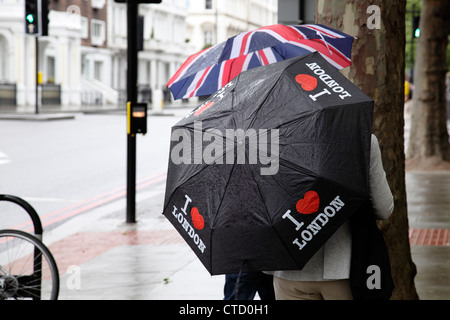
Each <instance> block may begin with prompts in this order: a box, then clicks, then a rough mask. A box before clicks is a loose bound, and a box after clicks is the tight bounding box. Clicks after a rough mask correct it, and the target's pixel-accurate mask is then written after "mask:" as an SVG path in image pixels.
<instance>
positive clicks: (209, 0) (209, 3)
mask: <svg viewBox="0 0 450 320" xmlns="http://www.w3.org/2000/svg"><path fill="white" fill-rule="evenodd" d="M205 9H212V0H205Z"/></svg>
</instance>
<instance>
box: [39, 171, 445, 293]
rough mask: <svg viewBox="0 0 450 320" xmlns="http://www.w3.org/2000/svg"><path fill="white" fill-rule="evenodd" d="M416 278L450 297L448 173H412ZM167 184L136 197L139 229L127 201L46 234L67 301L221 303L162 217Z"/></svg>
mask: <svg viewBox="0 0 450 320" xmlns="http://www.w3.org/2000/svg"><path fill="white" fill-rule="evenodd" d="M406 183H407V192H408V206H409V209H408V211H409V224H410V239H411V244H412V246H411V251H412V256H413V261H414V262H415V263H416V266H417V271H418V274H417V276H416V279H415V283H416V288H417V291H418V294H419V297H420V298H421V299H423V300H427V299H437V300H441V299H442V300H444V299H445V300H446V299H450V275H449V269H450V267H449V262H450V236H449V229H450V215H449V212H450V188H449V187H450V173H449V172H439V173H425V172H421V173H407V175H406ZM163 200H164V184H163V183H161V184H160V185H158V186H156V187H153V188H152V189H151V190H147V191H145V192H141V193H138V195H137V214H136V217H137V220H138V222H137V223H136V224H126V223H125V199H122V200H118V201H116V202H114V203H112V204H109V205H105V206H103V207H100V208H97V209H95V210H92V211H90V212H88V213H85V214H83V215H80V216H78V217H75V218H73V219H71V220H69V221H68V222H66V223H65V224H63V225H60V226H58V227H57V228H55V229H53V230H50V231H48V232H46V231H45V232H44V242H45V243H46V244H47V245H48V246H49V248H50V250H51V251H52V253H53V254H54V256H55V259H56V260H57V263H58V267H59V269H60V274H61V286H60V287H61V289H60V297H59V299H61V300H67V299H70V300H77V299H83V300H91V299H107V300H110V299H111V300H113V299H114V300H131V299H133V300H141V299H156V300H221V299H222V298H223V296H222V292H223V284H224V276H210V275H209V273H208V271H207V270H206V269H205V268H204V267H203V265H202V264H201V263H200V262H199V260H198V259H197V258H196V256H195V255H194V253H193V252H192V250H191V249H190V248H189V247H188V246H187V245H186V244H185V242H184V240H183V239H182V238H181V237H180V236H179V235H178V233H177V232H176V231H175V229H174V228H173V227H172V226H171V225H170V223H169V222H168V221H167V220H166V218H165V217H164V216H162V214H161V212H162V206H163Z"/></svg>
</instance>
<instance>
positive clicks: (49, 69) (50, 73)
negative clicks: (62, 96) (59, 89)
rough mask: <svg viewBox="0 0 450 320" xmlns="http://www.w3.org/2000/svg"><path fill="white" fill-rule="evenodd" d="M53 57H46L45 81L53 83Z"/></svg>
mask: <svg viewBox="0 0 450 320" xmlns="http://www.w3.org/2000/svg"><path fill="white" fill-rule="evenodd" d="M55 74H56V73H55V57H47V83H55Z"/></svg>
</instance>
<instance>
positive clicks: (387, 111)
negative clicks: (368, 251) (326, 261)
mask: <svg viewBox="0 0 450 320" xmlns="http://www.w3.org/2000/svg"><path fill="white" fill-rule="evenodd" d="M369 5H375V6H376V8H379V10H380V11H379V13H380V14H379V15H378V17H377V16H375V15H374V14H376V11H375V13H373V12H374V11H369V13H367V11H368V10H367V9H368V6H369ZM376 8H375V9H376ZM405 10H406V0H399V1H388V0H374V1H367V0H333V1H331V0H317V10H316V21H317V22H318V23H321V24H324V25H328V26H330V27H332V28H335V29H338V30H341V31H343V32H345V33H347V34H350V35H352V36H355V37H356V39H355V41H354V42H353V49H352V66H351V67H350V68H346V69H347V70H346V69H344V70H343V73H344V74H346V76H347V77H348V78H349V79H350V80H351V81H352V82H353V83H354V84H355V85H357V86H358V87H359V88H360V89H361V90H362V91H363V92H365V93H366V94H367V95H369V96H370V97H372V98H373V99H374V101H375V108H374V118H373V128H372V130H373V133H374V134H375V135H376V136H377V137H378V140H379V143H380V149H381V152H382V159H383V165H384V169H385V171H386V175H387V179H388V182H389V185H390V188H391V190H392V193H393V195H394V202H395V203H394V204H395V209H394V212H393V214H392V216H391V218H390V219H389V220H386V221H383V222H381V223H379V227H380V229H381V230H382V233H383V236H384V239H385V240H386V244H387V247H388V251H389V255H390V258H391V267H392V276H393V278H394V283H395V290H394V292H393V296H392V299H418V295H417V292H416V288H415V285H414V277H415V275H416V267H415V264H414V263H413V261H412V258H411V250H410V245H409V236H408V234H409V232H408V231H409V223H408V216H407V204H406V186H405V154H404V136H403V132H404V118H403V107H404V106H403V104H404V87H403V86H404V80H405V79H404V78H405V75H404V68H405V61H404V56H405ZM376 19H378V20H379V21H377V20H376ZM369 22H370V25H369ZM374 22H379V24H377V23H374ZM369 26H370V27H371V28H369Z"/></svg>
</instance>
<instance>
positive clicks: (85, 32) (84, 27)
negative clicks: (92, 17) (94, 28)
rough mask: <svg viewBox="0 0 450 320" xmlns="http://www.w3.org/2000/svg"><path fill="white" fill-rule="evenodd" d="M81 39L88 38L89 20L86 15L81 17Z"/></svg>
mask: <svg viewBox="0 0 450 320" xmlns="http://www.w3.org/2000/svg"><path fill="white" fill-rule="evenodd" d="M80 22H81V39H87V38H89V25H88V24H89V20H88V18H86V17H81V19H80Z"/></svg>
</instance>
